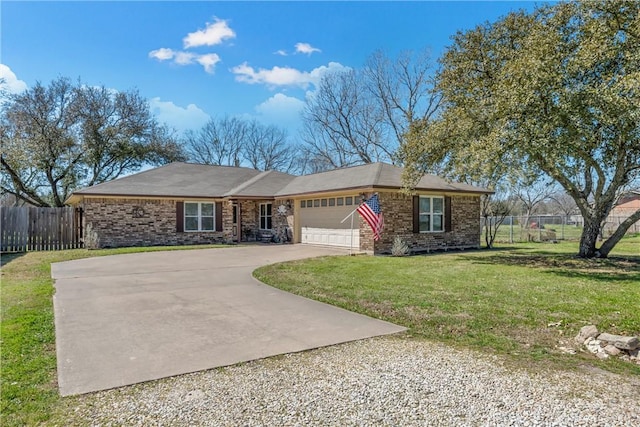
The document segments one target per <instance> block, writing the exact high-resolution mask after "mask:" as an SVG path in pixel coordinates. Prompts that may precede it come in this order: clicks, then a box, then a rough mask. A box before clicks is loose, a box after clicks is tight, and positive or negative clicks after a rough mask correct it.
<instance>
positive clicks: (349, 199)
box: [344, 197, 353, 206]
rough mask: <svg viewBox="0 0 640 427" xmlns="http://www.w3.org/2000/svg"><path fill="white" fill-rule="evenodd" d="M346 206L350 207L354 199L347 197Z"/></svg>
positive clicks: (345, 199)
mask: <svg viewBox="0 0 640 427" xmlns="http://www.w3.org/2000/svg"><path fill="white" fill-rule="evenodd" d="M344 204H345V205H347V206H349V205H352V204H353V198H352V197H345V198H344Z"/></svg>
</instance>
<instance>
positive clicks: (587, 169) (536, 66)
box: [403, 1, 640, 258]
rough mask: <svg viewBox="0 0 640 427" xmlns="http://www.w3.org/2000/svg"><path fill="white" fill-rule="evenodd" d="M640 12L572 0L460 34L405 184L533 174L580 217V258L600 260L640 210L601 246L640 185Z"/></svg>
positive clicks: (416, 139)
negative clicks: (614, 211) (554, 185)
mask: <svg viewBox="0 0 640 427" xmlns="http://www.w3.org/2000/svg"><path fill="white" fill-rule="evenodd" d="M639 10H640V3H639V2H619V1H607V2H601V1H599V2H570V3H558V4H556V5H553V6H545V7H540V8H537V9H536V10H535V11H534V12H532V13H525V12H515V13H511V14H509V15H507V16H506V17H504V18H503V19H501V20H499V21H498V22H495V23H492V24H490V23H487V24H484V25H480V26H478V27H476V28H475V29H473V30H470V31H467V32H460V33H458V34H457V35H455V36H454V37H453V44H452V46H451V47H450V48H449V49H448V50H447V52H446V53H445V54H444V56H443V57H442V59H441V66H442V70H441V72H440V73H439V76H438V81H439V82H438V88H439V90H440V91H441V93H442V95H443V104H442V106H443V110H442V114H441V115H440V116H439V118H438V120H436V121H435V122H432V123H416V124H415V125H414V126H412V128H411V130H410V131H409V133H408V134H407V138H406V144H405V146H404V147H403V155H404V158H405V160H406V161H407V163H408V165H409V166H410V168H409V170H410V171H412V172H414V173H413V174H412V173H409V174H408V180H409V181H410V178H411V176H415V175H416V172H420V171H421V170H424V169H425V168H428V167H432V166H434V165H440V166H444V167H445V170H447V171H448V172H449V173H450V174H451V175H452V176H463V177H476V178H477V176H478V175H484V174H491V175H494V176H495V175H496V174H497V175H502V176H507V175H508V174H509V173H510V171H512V170H518V169H523V168H525V169H532V168H533V169H535V168H537V169H539V170H540V171H541V173H544V174H547V175H548V176H549V177H551V178H552V179H553V180H555V181H557V182H558V183H559V184H560V185H561V186H562V187H563V189H564V191H566V193H567V194H568V195H570V196H571V197H572V198H573V200H574V201H575V203H576V205H577V207H578V209H579V211H580V213H581V214H582V216H583V217H584V229H583V232H582V236H581V240H580V249H579V255H580V256H582V257H589V258H591V257H606V256H607V255H608V254H609V252H610V251H611V249H612V248H613V247H614V246H615V244H616V243H617V242H618V241H619V240H620V239H621V238H622V236H623V235H624V233H625V232H626V230H628V228H629V227H630V226H631V225H632V224H633V223H634V222H636V221H638V220H639V219H640V210H638V211H636V212H635V213H633V214H632V215H631V216H630V217H629V218H628V219H627V220H625V221H624V222H622V223H621V224H620V226H619V227H618V229H617V230H616V231H615V232H614V233H613V234H612V235H611V236H610V237H609V238H608V239H607V240H606V241H604V242H603V243H602V244H601V245H600V247H597V246H598V234H599V232H600V230H601V227H602V225H603V223H604V221H605V219H606V217H607V215H608V214H609V212H610V210H611V208H612V207H613V206H614V204H615V202H616V200H617V198H618V197H619V196H620V194H621V192H623V191H624V190H626V189H629V188H630V187H632V186H636V185H638V184H639V179H640V178H639V176H640V15H639Z"/></svg>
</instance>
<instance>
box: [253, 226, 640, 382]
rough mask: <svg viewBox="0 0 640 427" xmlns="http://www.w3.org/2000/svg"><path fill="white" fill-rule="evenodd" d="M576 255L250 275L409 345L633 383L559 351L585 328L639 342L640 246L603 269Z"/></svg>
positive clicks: (549, 248)
mask: <svg viewBox="0 0 640 427" xmlns="http://www.w3.org/2000/svg"><path fill="white" fill-rule="evenodd" d="M576 252H577V245H576V243H569V242H565V243H560V244H540V243H538V244H519V245H505V246H503V247H502V248H499V249H495V250H490V251H489V250H481V251H472V252H450V253H439V254H432V255H426V256H415V257H405V258H392V257H325V258H318V259H312V260H303V261H296V262H288V263H282V264H277V265H273V266H267V267H263V268H261V269H259V270H257V271H256V273H255V275H256V277H257V278H258V279H260V280H262V281H264V282H266V283H268V284H270V285H272V286H276V287H278V288H281V289H284V290H287V291H290V292H293V293H296V294H300V295H303V296H306V297H309V298H313V299H317V300H320V301H324V302H327V303H330V304H334V305H338V306H340V307H343V308H346V309H348V310H353V311H356V312H359V313H363V314H366V315H370V316H373V317H377V318H381V319H384V320H388V321H390V322H393V323H396V324H400V325H403V326H406V327H408V328H409V333H410V334H412V335H413V336H416V337H421V338H426V339H429V340H434V341H440V342H444V343H447V344H451V345H455V346H460V347H468V348H474V349H481V350H483V351H488V352H492V353H495V354H502V355H507V356H508V357H507V359H508V360H510V361H513V362H515V363H518V364H520V365H525V366H531V365H537V366H540V367H543V366H545V367H546V366H550V365H551V366H556V367H558V368H571V367H576V366H578V365H581V364H582V365H584V364H591V365H594V366H598V367H600V368H604V369H608V370H611V371H614V372H623V373H628V374H635V375H638V374H640V367H639V366H638V365H635V364H631V363H627V362H622V361H619V360H613V359H610V360H607V361H600V360H597V359H596V358H595V357H593V356H592V355H589V354H580V353H579V354H577V355H566V354H563V353H562V352H561V351H560V350H559V349H558V348H557V347H558V346H573V345H575V344H574V343H573V337H574V336H575V335H576V334H577V332H578V331H579V329H580V328H581V327H582V326H584V325H586V324H591V323H593V324H595V325H597V326H598V328H599V330H601V331H607V332H611V333H614V334H623V335H636V336H637V335H640V313H639V312H638V307H639V306H640V236H635V237H629V238H625V239H624V240H623V241H622V242H621V243H620V244H619V245H618V247H616V248H615V251H614V253H613V254H612V256H611V258H609V259H604V260H585V259H581V258H577V257H576V256H575V255H574V254H575V253H576ZM558 322H560V323H559V326H555V325H554V324H556V325H557V324H558ZM550 325H551V326H550ZM536 362H542V363H536Z"/></svg>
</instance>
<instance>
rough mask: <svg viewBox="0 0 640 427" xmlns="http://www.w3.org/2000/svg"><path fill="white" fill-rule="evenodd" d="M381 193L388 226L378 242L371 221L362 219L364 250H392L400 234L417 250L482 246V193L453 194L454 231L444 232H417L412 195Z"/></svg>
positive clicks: (361, 236) (361, 241)
mask: <svg viewBox="0 0 640 427" xmlns="http://www.w3.org/2000/svg"><path fill="white" fill-rule="evenodd" d="M378 197H379V200H380V206H381V209H382V213H383V215H384V230H383V231H382V236H381V238H380V240H378V241H377V242H376V241H374V240H373V232H372V231H371V228H370V227H369V224H367V223H366V222H365V221H361V222H360V249H361V250H363V251H368V252H373V253H376V254H384V253H390V252H391V247H392V246H393V240H394V239H395V237H396V236H399V237H400V238H401V239H403V240H404V241H405V242H407V244H408V245H409V248H410V249H411V250H412V251H414V252H421V251H433V250H446V249H471V248H473V249H477V248H479V247H480V219H479V215H480V196H466V195H460V196H458V195H453V196H451V231H450V232H441V233H414V232H413V200H412V196H409V195H406V194H403V193H398V192H379V193H378Z"/></svg>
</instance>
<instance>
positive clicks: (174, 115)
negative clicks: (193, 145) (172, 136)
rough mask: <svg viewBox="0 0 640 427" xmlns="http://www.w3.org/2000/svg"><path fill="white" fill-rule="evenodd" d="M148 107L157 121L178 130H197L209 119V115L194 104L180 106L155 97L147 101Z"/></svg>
mask: <svg viewBox="0 0 640 427" xmlns="http://www.w3.org/2000/svg"><path fill="white" fill-rule="evenodd" d="M149 107H150V108H151V112H152V113H153V114H154V115H155V116H156V117H157V118H158V121H160V122H162V123H166V124H167V125H168V126H170V127H172V128H175V129H176V130H178V131H180V132H184V131H185V130H190V129H191V130H198V129H200V128H201V127H203V126H204V125H205V124H206V123H207V121H209V119H210V117H209V115H208V114H207V113H205V112H204V111H202V110H201V109H200V108H198V107H197V106H196V105H195V104H189V105H187V106H186V107H180V106H178V105H176V104H174V103H173V102H171V101H161V100H160V98H158V97H156V98H152V99H151V100H150V101H149Z"/></svg>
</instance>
